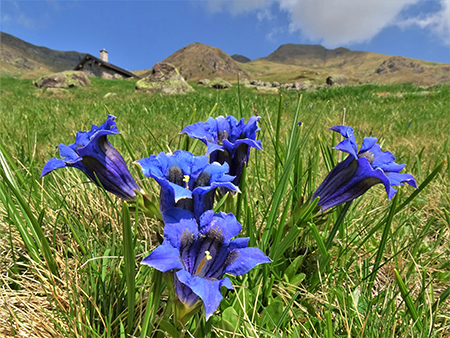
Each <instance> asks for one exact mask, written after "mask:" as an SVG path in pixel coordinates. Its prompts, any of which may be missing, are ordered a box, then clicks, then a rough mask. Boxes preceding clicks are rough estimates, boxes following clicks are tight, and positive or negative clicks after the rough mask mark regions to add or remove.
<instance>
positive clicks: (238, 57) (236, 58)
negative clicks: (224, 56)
mask: <svg viewBox="0 0 450 338" xmlns="http://www.w3.org/2000/svg"><path fill="white" fill-rule="evenodd" d="M231 58H232V59H233V60H234V61H237V62H240V63H247V62H250V61H252V60H250V59H249V58H248V57H246V56H244V55H239V54H233V55H231Z"/></svg>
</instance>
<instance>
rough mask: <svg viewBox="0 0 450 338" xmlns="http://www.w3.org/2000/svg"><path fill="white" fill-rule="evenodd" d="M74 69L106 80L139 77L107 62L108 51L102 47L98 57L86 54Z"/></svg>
mask: <svg viewBox="0 0 450 338" xmlns="http://www.w3.org/2000/svg"><path fill="white" fill-rule="evenodd" d="M74 70H78V71H81V72H84V73H85V74H86V75H87V76H89V77H102V78H104V79H108V80H110V79H127V78H131V77H134V78H137V79H140V77H139V76H137V75H134V74H133V73H131V72H129V71H128V70H125V69H122V68H120V67H117V66H115V65H113V64H112V63H109V62H108V52H107V51H106V50H105V49H104V48H103V49H102V50H101V51H100V58H96V57H95V56H93V55H91V54H86V55H85V57H84V58H83V60H81V61H80V63H79V64H77V65H76V66H75V68H74Z"/></svg>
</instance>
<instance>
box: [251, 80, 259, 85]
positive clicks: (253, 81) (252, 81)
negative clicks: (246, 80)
mask: <svg viewBox="0 0 450 338" xmlns="http://www.w3.org/2000/svg"><path fill="white" fill-rule="evenodd" d="M257 82H258V80H251V81H250V84H251V85H256V83H257Z"/></svg>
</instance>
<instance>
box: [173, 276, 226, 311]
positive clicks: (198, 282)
mask: <svg viewBox="0 0 450 338" xmlns="http://www.w3.org/2000/svg"><path fill="white" fill-rule="evenodd" d="M176 275H177V278H178V280H179V281H180V282H181V283H183V284H185V285H186V286H188V287H189V288H190V289H191V290H192V292H194V293H195V294H196V295H197V296H198V297H200V299H201V300H202V301H203V305H204V307H205V318H206V320H208V319H209V318H210V317H211V316H212V314H213V313H214V311H216V310H217V308H218V307H219V305H220V301H221V300H222V298H223V297H222V293H221V292H220V288H221V287H222V286H224V287H226V288H228V289H230V290H232V289H233V285H232V284H231V282H230V280H229V279H228V278H224V279H219V280H217V279H208V278H202V277H198V276H192V275H191V274H189V273H188V272H187V271H185V270H180V271H177V273H176Z"/></svg>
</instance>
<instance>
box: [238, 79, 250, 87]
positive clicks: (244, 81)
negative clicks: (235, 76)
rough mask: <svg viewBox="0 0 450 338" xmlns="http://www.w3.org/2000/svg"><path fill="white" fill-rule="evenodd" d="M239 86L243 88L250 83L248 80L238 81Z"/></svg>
mask: <svg viewBox="0 0 450 338" xmlns="http://www.w3.org/2000/svg"><path fill="white" fill-rule="evenodd" d="M239 84H241V85H243V86H245V85H249V84H250V81H249V80H248V79H242V80H239Z"/></svg>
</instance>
